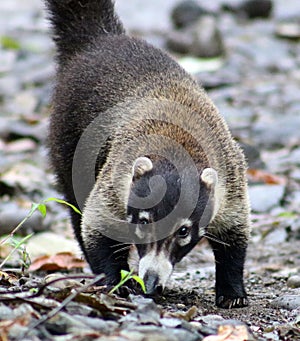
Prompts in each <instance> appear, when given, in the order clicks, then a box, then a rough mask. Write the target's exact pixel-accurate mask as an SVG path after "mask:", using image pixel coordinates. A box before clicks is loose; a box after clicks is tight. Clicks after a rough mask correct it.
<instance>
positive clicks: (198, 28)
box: [167, 15, 224, 58]
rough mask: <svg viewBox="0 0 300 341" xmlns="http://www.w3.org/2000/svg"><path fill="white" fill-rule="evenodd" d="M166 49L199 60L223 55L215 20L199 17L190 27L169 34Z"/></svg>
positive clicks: (208, 16)
mask: <svg viewBox="0 0 300 341" xmlns="http://www.w3.org/2000/svg"><path fill="white" fill-rule="evenodd" d="M167 47H168V48H169V49H170V50H172V51H174V52H178V53H181V54H189V55H192V56H195V57H199V58H213V57H219V56H222V55H224V45H223V38H222V35H221V32H220V30H219V28H218V26H217V21H216V18H215V17H213V16H211V15H204V16H201V18H199V19H198V20H197V21H196V22H195V23H194V24H193V25H192V26H189V27H187V28H186V29H185V30H182V31H175V32H171V33H170V34H169V37H168V40H167Z"/></svg>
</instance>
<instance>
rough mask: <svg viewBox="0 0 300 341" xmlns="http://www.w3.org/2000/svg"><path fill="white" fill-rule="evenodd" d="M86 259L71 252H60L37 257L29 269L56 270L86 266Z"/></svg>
mask: <svg viewBox="0 0 300 341" xmlns="http://www.w3.org/2000/svg"><path fill="white" fill-rule="evenodd" d="M85 266H86V263H85V261H83V260H82V259H80V258H77V257H75V256H74V255H73V254H72V253H71V252H59V253H57V254H56V255H52V256H41V257H38V258H36V259H35V260H34V261H33V262H32V263H31V265H30V267H29V271H36V270H45V271H54V270H55V271H56V270H62V269H67V270H70V269H74V268H81V269H82V268H84V267H85Z"/></svg>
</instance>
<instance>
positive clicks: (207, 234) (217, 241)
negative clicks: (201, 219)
mask: <svg viewBox="0 0 300 341" xmlns="http://www.w3.org/2000/svg"><path fill="white" fill-rule="evenodd" d="M203 237H205V238H207V239H209V240H211V241H213V242H216V243H219V244H222V245H225V246H230V244H228V243H225V242H223V241H222V240H220V239H217V238H216V237H215V236H214V235H212V234H210V233H209V232H206V233H205V234H203Z"/></svg>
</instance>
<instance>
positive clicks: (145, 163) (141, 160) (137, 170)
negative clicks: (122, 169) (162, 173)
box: [132, 156, 153, 179]
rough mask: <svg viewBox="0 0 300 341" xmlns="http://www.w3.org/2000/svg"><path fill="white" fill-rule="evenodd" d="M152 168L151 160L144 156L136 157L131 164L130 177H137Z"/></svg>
mask: <svg viewBox="0 0 300 341" xmlns="http://www.w3.org/2000/svg"><path fill="white" fill-rule="evenodd" d="M152 168H153V163H152V161H151V160H150V159H149V158H148V157H145V156H141V157H138V158H137V159H136V160H135V161H134V163H133V166H132V178H133V179H138V178H140V177H141V176H143V175H144V174H145V173H147V172H149V171H151V169H152Z"/></svg>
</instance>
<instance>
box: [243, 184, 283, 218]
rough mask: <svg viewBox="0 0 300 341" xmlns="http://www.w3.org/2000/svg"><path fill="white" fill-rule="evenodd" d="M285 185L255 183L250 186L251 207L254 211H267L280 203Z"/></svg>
mask: <svg viewBox="0 0 300 341" xmlns="http://www.w3.org/2000/svg"><path fill="white" fill-rule="evenodd" d="M284 190H285V186H284V185H253V186H250V187H249V196H250V202H251V207H252V210H253V211H254V212H267V211H269V210H270V209H271V208H272V207H274V206H276V205H278V204H279V203H280V200H281V199H282V197H283V194H284Z"/></svg>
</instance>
